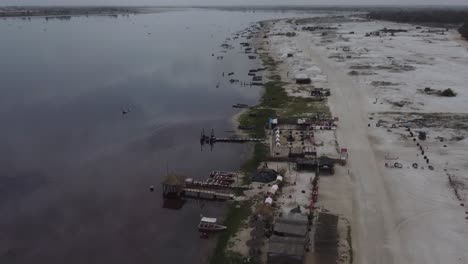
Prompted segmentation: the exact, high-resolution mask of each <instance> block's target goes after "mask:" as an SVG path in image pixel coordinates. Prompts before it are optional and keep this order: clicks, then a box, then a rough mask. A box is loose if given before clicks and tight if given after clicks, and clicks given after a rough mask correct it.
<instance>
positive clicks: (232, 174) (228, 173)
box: [210, 170, 237, 177]
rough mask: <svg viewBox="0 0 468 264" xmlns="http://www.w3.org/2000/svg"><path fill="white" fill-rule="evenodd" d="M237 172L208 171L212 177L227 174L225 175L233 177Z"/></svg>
mask: <svg viewBox="0 0 468 264" xmlns="http://www.w3.org/2000/svg"><path fill="white" fill-rule="evenodd" d="M236 174H237V173H235V172H231V171H216V170H214V171H211V172H210V177H213V176H227V177H234V176H236Z"/></svg>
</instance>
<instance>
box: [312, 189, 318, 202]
mask: <svg viewBox="0 0 468 264" xmlns="http://www.w3.org/2000/svg"><path fill="white" fill-rule="evenodd" d="M317 200H318V190H314V191H313V192H312V201H314V203H316V202H317Z"/></svg>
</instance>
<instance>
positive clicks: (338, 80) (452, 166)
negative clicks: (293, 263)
mask: <svg viewBox="0 0 468 264" xmlns="http://www.w3.org/2000/svg"><path fill="white" fill-rule="evenodd" d="M385 28H387V29H398V30H400V31H399V32H397V33H395V34H391V33H385V32H384V30H383V29H385ZM288 32H294V33H296V34H295V35H293V36H291V35H290V36H287V35H286V33H288ZM376 32H378V33H376ZM264 34H265V35H266V37H264V38H263V40H262V41H261V42H260V44H259V47H261V49H262V50H263V51H264V52H267V53H268V54H269V56H270V57H271V58H273V59H274V60H275V61H276V62H277V63H278V65H277V67H276V68H277V72H275V73H276V74H278V75H279V76H281V80H282V81H283V82H285V83H286V84H285V85H284V87H285V89H286V91H287V93H288V95H290V96H300V97H307V96H308V94H309V91H304V90H299V89H298V87H297V86H296V85H295V84H294V76H295V75H296V74H306V75H307V76H308V77H310V78H311V80H312V84H313V86H314V87H319V88H325V89H330V90H331V96H330V97H329V98H328V106H329V107H330V109H331V112H332V115H333V116H336V117H338V118H339V124H338V128H337V130H336V132H335V133H332V134H329V135H321V136H320V135H319V134H317V135H318V136H320V137H321V140H323V141H324V142H325V144H324V145H323V146H321V147H319V148H318V153H319V155H320V154H321V153H322V154H323V153H324V154H327V155H333V154H334V153H333V149H335V148H336V149H337V148H338V145H339V146H342V147H347V148H348V151H349V154H350V156H349V160H348V165H347V166H346V167H337V170H336V173H335V175H334V176H332V177H322V179H321V180H320V195H319V202H318V203H317V204H316V207H318V208H319V210H323V209H326V210H327V211H329V212H331V213H333V214H337V215H339V217H340V224H339V226H338V229H339V236H340V239H339V243H338V244H339V256H340V262H341V263H349V262H350V259H351V258H353V262H354V263H370V264H371V263H468V253H467V252H468V251H466V242H467V241H468V233H467V232H465V231H464V230H465V229H466V226H467V224H468V220H467V219H466V217H467V213H468V211H467V209H466V208H465V207H464V204H465V203H466V196H467V194H468V189H467V187H466V186H468V176H466V175H468V166H467V165H466V156H467V154H468V139H467V137H468V87H467V86H466V84H467V83H468V74H466V73H467V72H468V50H467V47H468V42H467V41H464V40H462V39H460V38H459V35H458V33H457V32H455V31H454V30H452V31H446V30H445V28H440V29H438V28H427V27H417V26H415V25H409V24H399V23H392V22H383V21H367V20H364V19H361V18H359V17H354V16H353V15H352V14H349V15H345V16H340V17H336V16H331V15H330V16H328V17H320V18H311V19H298V20H295V19H289V20H281V21H275V22H274V23H272V22H271V23H269V24H268V26H267V28H266V29H265V32H264ZM288 54H290V55H288ZM447 88H450V89H452V90H453V91H455V93H456V96H454V97H444V96H440V94H441V92H442V91H443V90H445V89H447ZM420 132H424V133H425V135H426V138H424V137H419V135H420ZM334 140H337V143H333V141H334ZM335 142H336V141H335ZM334 144H336V146H335V145H334ZM335 154H336V152H335ZM394 164H399V165H401V166H398V167H401V168H394ZM269 165H270V164H269ZM283 165H284V164H283ZM277 166H282V164H279V165H278V164H277ZM285 177H286V179H289V180H291V179H293V178H295V179H296V180H295V181H297V180H298V179H299V182H302V183H300V185H303V186H306V185H307V180H310V179H311V178H312V175H310V174H307V173H301V172H300V173H298V172H295V171H291V170H286V172H285ZM297 191H298V187H296V186H292V187H286V188H285V189H283V190H282V192H283V193H284V194H288V193H291V194H294V193H295V192H297ZM309 191H310V190H306V191H305V192H304V193H305V195H303V197H304V198H303V201H302V202H301V200H299V201H297V200H296V197H299V196H300V195H301V194H297V195H296V194H295V195H293V196H294V197H295V198H294V199H295V200H294V203H292V202H291V201H288V198H287V197H286V198H285V197H284V196H283V197H280V198H278V203H279V205H281V209H280V210H283V211H285V212H287V211H288V210H289V209H290V208H291V206H296V205H298V204H299V205H300V204H301V203H305V202H307V201H308V200H309V199H310V192H309ZM290 197H291V196H290ZM288 204H289V205H288ZM291 204H292V205H291ZM349 234H350V235H351V236H349ZM349 241H352V244H351V245H350V244H349V243H348V242H349ZM350 246H352V253H351V252H350ZM242 251H244V252H243V253H245V250H242ZM306 263H315V262H314V260H313V259H311V258H306Z"/></svg>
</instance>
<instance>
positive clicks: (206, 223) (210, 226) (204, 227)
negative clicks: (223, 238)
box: [198, 217, 227, 232]
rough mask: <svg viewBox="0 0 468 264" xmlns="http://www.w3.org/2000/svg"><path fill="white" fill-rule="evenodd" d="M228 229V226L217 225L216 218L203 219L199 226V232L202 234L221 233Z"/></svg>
mask: <svg viewBox="0 0 468 264" xmlns="http://www.w3.org/2000/svg"><path fill="white" fill-rule="evenodd" d="M226 229H227V227H226V226H223V225H220V224H218V223H217V219H216V218H209V217H202V218H201V219H200V223H199V224H198V231H200V232H219V231H223V230H226Z"/></svg>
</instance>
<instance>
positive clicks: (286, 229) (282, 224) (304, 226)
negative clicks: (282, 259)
mask: <svg viewBox="0 0 468 264" xmlns="http://www.w3.org/2000/svg"><path fill="white" fill-rule="evenodd" d="M299 216H300V214H291V215H288V216H286V217H283V218H280V219H277V220H276V223H275V226H274V228H273V233H274V234H275V235H278V236H285V237H298V238H306V237H307V235H308V233H309V225H308V220H307V217H305V219H303V218H299Z"/></svg>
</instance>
